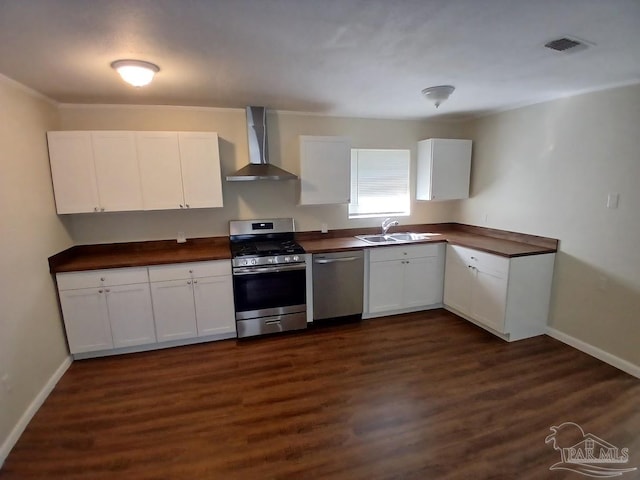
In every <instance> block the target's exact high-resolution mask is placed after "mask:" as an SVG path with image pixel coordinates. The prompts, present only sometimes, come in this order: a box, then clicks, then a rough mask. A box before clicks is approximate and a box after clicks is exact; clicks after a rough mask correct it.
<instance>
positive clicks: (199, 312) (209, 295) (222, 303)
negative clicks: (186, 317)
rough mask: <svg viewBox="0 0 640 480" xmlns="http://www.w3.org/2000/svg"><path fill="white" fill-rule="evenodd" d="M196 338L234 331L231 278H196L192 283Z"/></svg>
mask: <svg viewBox="0 0 640 480" xmlns="http://www.w3.org/2000/svg"><path fill="white" fill-rule="evenodd" d="M193 293H194V297H195V305H196V319H197V324H198V336H200V337H203V336H206V335H215V334H220V333H231V332H234V333H235V331H236V318H235V311H234V307H233V283H232V280H231V276H222V277H206V278H197V279H195V280H194V281H193Z"/></svg>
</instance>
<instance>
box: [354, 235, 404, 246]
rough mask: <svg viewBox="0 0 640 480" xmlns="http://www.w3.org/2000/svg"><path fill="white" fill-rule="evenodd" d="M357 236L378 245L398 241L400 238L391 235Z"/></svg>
mask: <svg viewBox="0 0 640 480" xmlns="http://www.w3.org/2000/svg"><path fill="white" fill-rule="evenodd" d="M356 238H357V239H359V240H362V241H363V242H367V243H375V244H377V245H379V244H382V243H397V242H398V240H396V239H395V238H392V237H391V235H356Z"/></svg>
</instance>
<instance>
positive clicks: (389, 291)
mask: <svg viewBox="0 0 640 480" xmlns="http://www.w3.org/2000/svg"><path fill="white" fill-rule="evenodd" d="M444 249H445V244H444V243H437V244H430V245H415V244H414V245H406V246H393V247H383V248H373V249H368V250H367V251H366V259H365V266H366V271H365V278H366V279H367V282H366V288H365V302H364V303H365V312H364V313H363V318H373V317H379V316H383V315H390V314H396V313H406V312H413V311H418V310H425V309H428V308H436V307H439V306H442V291H443V285H442V279H443V272H444V255H445V250H444Z"/></svg>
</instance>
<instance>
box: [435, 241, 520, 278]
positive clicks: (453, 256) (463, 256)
mask: <svg viewBox="0 0 640 480" xmlns="http://www.w3.org/2000/svg"><path fill="white" fill-rule="evenodd" d="M447 262H458V263H461V264H464V265H465V266H472V267H476V268H478V269H480V270H482V271H483V272H488V273H493V274H495V275H498V276H501V277H504V276H507V275H508V273H509V258H507V257H501V256H500V255H494V254H492V253H487V252H481V251H479V250H474V249H472V248H466V247H459V246H457V245H448V246H447Z"/></svg>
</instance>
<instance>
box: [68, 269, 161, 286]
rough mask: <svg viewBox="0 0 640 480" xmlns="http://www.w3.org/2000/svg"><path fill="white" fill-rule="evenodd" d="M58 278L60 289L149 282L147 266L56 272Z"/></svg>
mask: <svg viewBox="0 0 640 480" xmlns="http://www.w3.org/2000/svg"><path fill="white" fill-rule="evenodd" d="M56 279H57V281H58V289H59V290H77V289H80V288H93V287H108V286H113V285H131V284H134V283H148V282H149V276H148V274H147V268H146V267H141V268H140V267H136V268H110V269H106V270H88V271H85V272H68V273H58V274H56Z"/></svg>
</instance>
